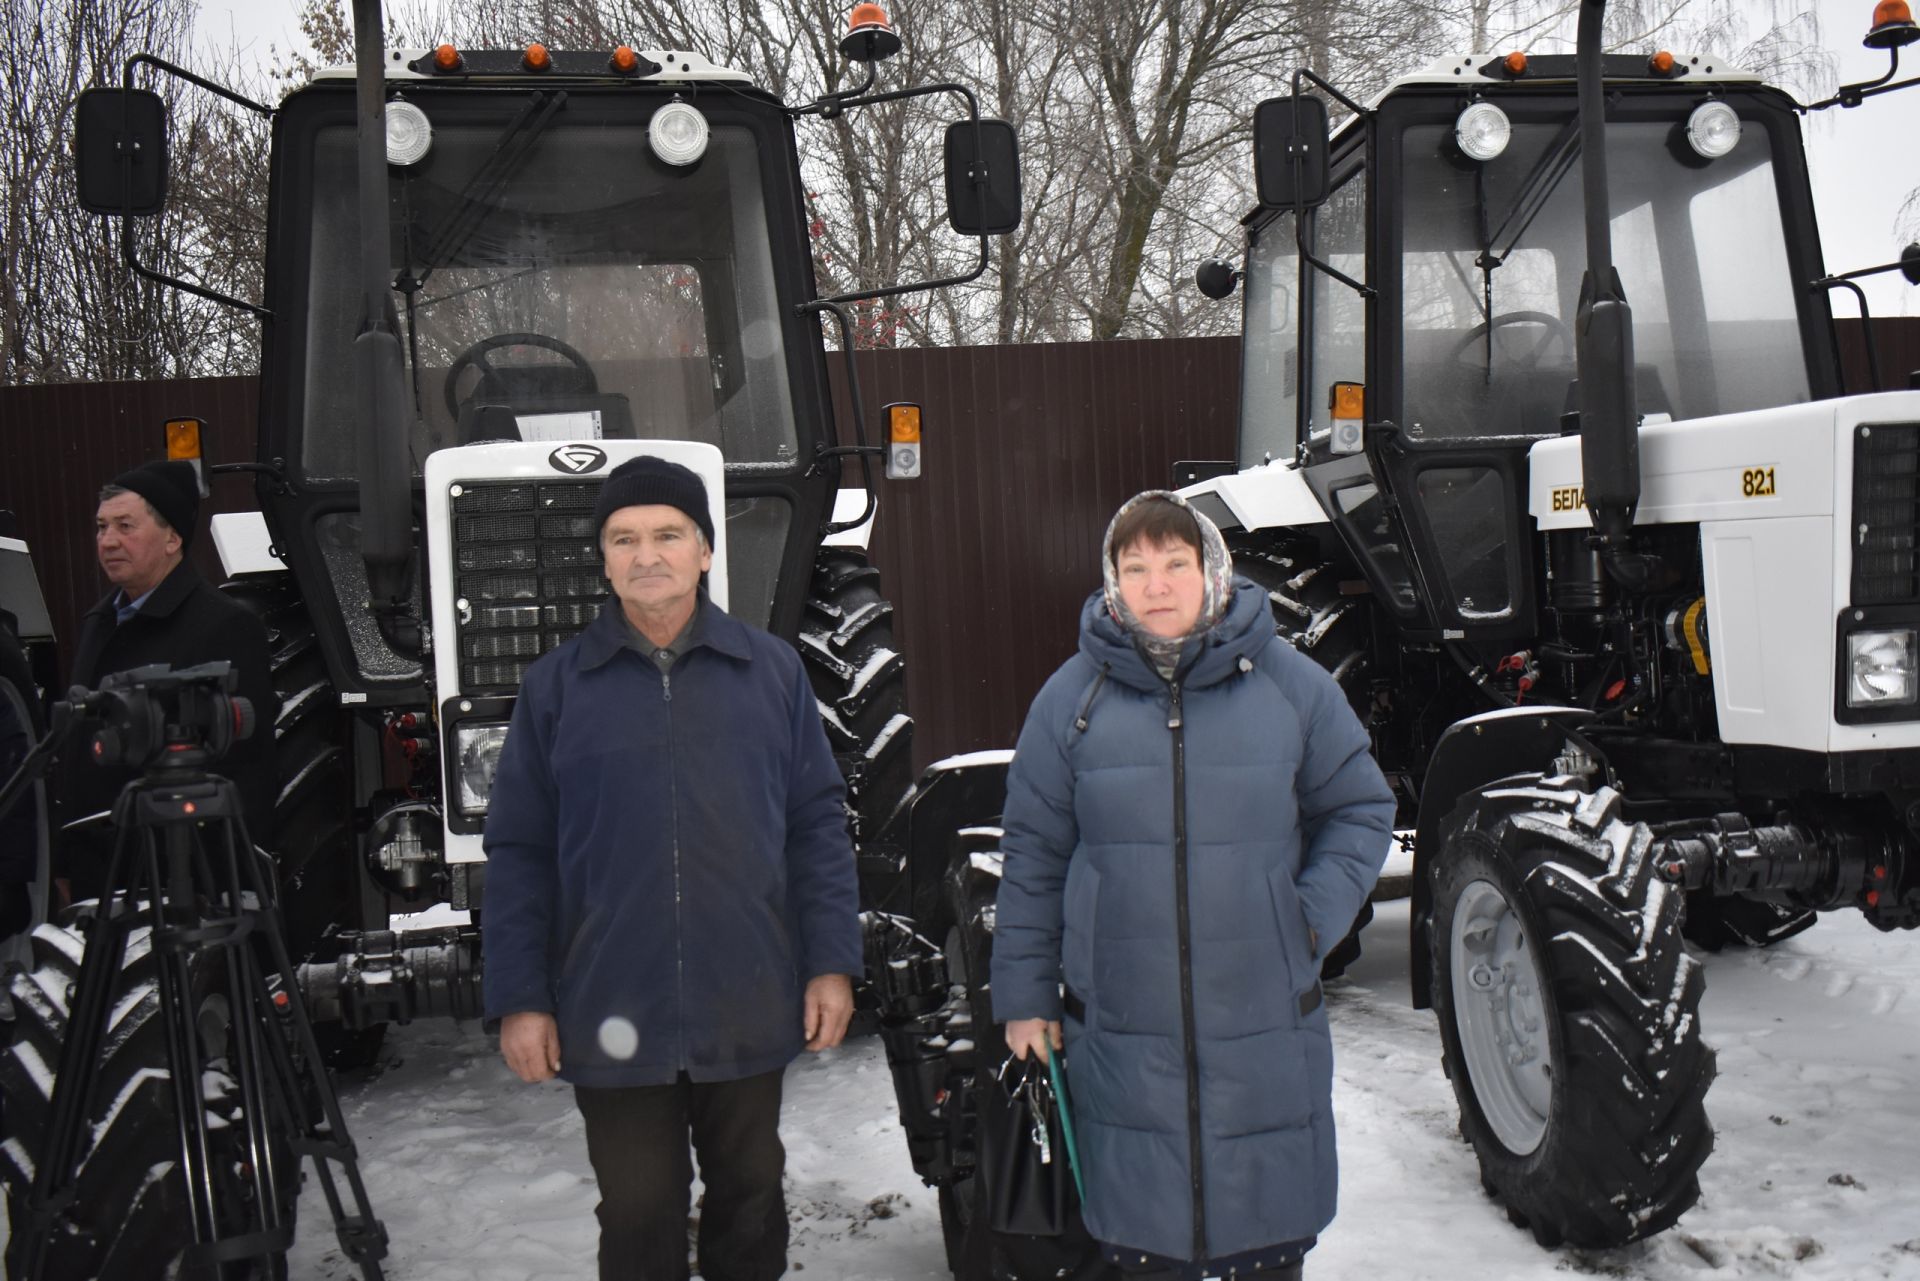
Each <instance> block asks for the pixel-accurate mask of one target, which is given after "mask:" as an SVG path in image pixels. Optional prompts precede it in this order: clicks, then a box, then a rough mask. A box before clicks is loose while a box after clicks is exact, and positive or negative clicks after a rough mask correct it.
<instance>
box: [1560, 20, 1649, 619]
mask: <svg viewBox="0 0 1920 1281" xmlns="http://www.w3.org/2000/svg"><path fill="white" fill-rule="evenodd" d="M1606 7H1607V5H1606V0H1582V3H1581V5H1580V31H1579V46H1578V53H1577V56H1576V71H1577V75H1578V80H1577V84H1578V94H1579V103H1580V174H1581V180H1582V183H1583V186H1584V195H1585V199H1586V223H1587V274H1586V278H1585V279H1584V280H1583V281H1582V282H1581V286H1580V310H1579V313H1578V316H1577V318H1576V320H1575V327H1574V334H1575V338H1576V359H1577V360H1578V362H1579V371H1580V469H1581V474H1582V478H1583V483H1584V484H1585V486H1586V500H1587V511H1588V512H1589V513H1591V514H1592V516H1593V529H1594V534H1595V537H1596V540H1597V541H1598V543H1599V547H1600V554H1601V557H1602V558H1603V559H1604V560H1605V561H1606V563H1607V566H1608V568H1609V570H1611V571H1612V572H1613V573H1614V574H1615V576H1616V577H1621V578H1623V580H1627V579H1634V580H1637V579H1639V578H1641V577H1643V576H1644V575H1643V573H1641V572H1639V571H1642V570H1644V569H1645V566H1644V565H1641V564H1640V563H1639V562H1637V561H1633V562H1629V561H1627V560H1626V559H1625V558H1624V555H1623V553H1624V552H1625V551H1626V546H1627V540H1628V538H1629V536H1630V535H1631V534H1632V532H1633V513H1634V511H1635V509H1636V508H1638V507H1639V505H1640V409H1639V404H1638V398H1637V395H1636V392H1635V388H1634V382H1633V372H1634V371H1633V309H1632V308H1631V307H1630V306H1628V305H1627V296H1626V290H1625V289H1624V288H1623V287H1622V286H1621V284H1620V276H1619V273H1618V272H1616V271H1615V270H1614V269H1613V224H1612V221H1611V218H1610V216H1609V212H1608V211H1609V208H1610V205H1609V202H1608V193H1607V122H1606V97H1605V92H1604V85H1603V83H1602V81H1603V78H1604V71H1603V69H1602V58H1601V55H1602V18H1603V17H1604V15H1605V13H1606ZM1623 570H1624V571H1626V572H1625V573H1623V572H1622V571H1623ZM1636 585H1638V583H1637V582H1636V581H1629V586H1636Z"/></svg>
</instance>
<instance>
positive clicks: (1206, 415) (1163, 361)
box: [0, 319, 1920, 764]
mask: <svg viewBox="0 0 1920 1281" xmlns="http://www.w3.org/2000/svg"><path fill="white" fill-rule="evenodd" d="M1840 328H1841V340H1842V347H1843V350H1844V352H1845V354H1846V357H1847V365H1848V369H1849V371H1850V372H1849V386H1850V388H1851V389H1854V390H1861V389H1864V388H1865V386H1866V378H1865V361H1864V358H1863V355H1862V347H1861V344H1860V341H1859V339H1860V327H1859V325H1858V323H1857V322H1844V321H1843V322H1842V323H1841V327H1840ZM1875 328H1876V333H1877V334H1878V336H1879V340H1880V344H1881V346H1880V354H1881V368H1882V377H1883V380H1884V381H1885V382H1886V383H1887V385H1889V386H1894V387H1903V386H1906V385H1907V372H1908V371H1909V370H1917V369H1920V319H1905V320H1891V321H1879V322H1876V325H1875ZM858 359H859V370H860V382H861V394H862V399H863V401H864V403H865V406H866V409H867V417H868V419H869V421H873V420H875V419H876V418H877V416H878V415H877V410H878V407H879V406H880V405H882V404H885V403H887V402H889V401H894V400H911V401H915V402H917V403H919V404H920V405H922V406H923V407H924V411H925V423H926V438H925V442H924V444H923V446H922V450H923V458H924V475H923V476H922V478H921V479H919V480H914V481H899V482H888V481H881V482H880V485H881V509H880V512H881V514H880V518H879V520H878V522H877V525H876V529H875V533H874V540H873V553H874V558H875V560H876V562H877V563H878V564H879V566H880V569H881V572H882V574H883V576H884V587H885V590H886V592H887V595H888V596H889V598H890V599H892V600H893V601H894V603H895V607H896V610H897V614H896V624H897V637H898V639H899V641H900V645H901V649H902V651H903V652H904V653H905V654H906V656H907V660H908V682H907V688H908V698H909V700H910V705H911V707H912V709H913V712H914V716H915V719H916V720H917V721H918V726H917V732H916V738H915V756H916V757H917V759H918V762H919V763H920V764H925V763H926V762H927V761H929V760H933V759H936V758H938V757H940V756H944V755H948V754H951V753H954V752H962V751H972V750H976V749H979V748H985V747H1004V746H1010V745H1011V744H1012V743H1013V740H1014V737H1015V736H1016V735H1017V734H1018V732H1019V728H1020V722H1021V720H1022V718H1023V717H1024V716H1025V713H1026V707H1027V704H1028V702H1029V701H1030V700H1031V699H1032V697H1033V695H1034V693H1035V692H1036V691H1037V690H1038V689H1039V687H1040V684H1041V682H1042V681H1044V680H1045V679H1046V677H1047V675H1048V674H1049V673H1050V672H1051V671H1052V670H1053V669H1054V667H1055V666H1057V665H1058V664H1059V663H1060V662H1061V661H1062V660H1063V659H1065V658H1066V657H1067V656H1068V655H1069V654H1070V653H1072V651H1073V647H1074V644H1075V637H1076V619H1077V617H1078V611H1079V608H1080V605H1081V602H1083V601H1084V600H1085V599H1086V596H1087V594H1088V593H1089V592H1091V591H1092V590H1093V588H1094V587H1095V586H1097V585H1098V583H1099V577H1100V574H1099V542H1100V536H1101V534H1102V532H1103V531H1104V530H1105V528H1106V522H1107V518H1108V516H1109V515H1110V514H1111V513H1112V511H1113V509H1114V508H1115V507H1116V506H1118V505H1119V503H1120V502H1121V500H1123V499H1125V498H1126V497H1128V496H1129V495H1131V494H1133V493H1136V492H1138V491H1139V490H1141V489H1145V488H1150V487H1157V486H1161V485H1165V484H1167V483H1168V480H1169V479H1170V477H1171V474H1172V468H1173V464H1174V462H1176V461H1177V460H1180V459H1185V458H1226V457H1229V456H1231V454H1232V451H1233V437H1234V419H1235V402H1236V398H1237V389H1236V383H1237V371H1238V367H1239V343H1238V341H1237V340H1236V339H1230V338H1201V339H1172V340H1165V341H1150V342H1108V343H1057V344H1046V345H1035V346H1009V347H966V348H946V349H933V350H909V351H885V352H866V353H862V354H861V355H860V357H859V358H858ZM831 369H832V372H833V375H834V380H835V386H836V389H839V388H840V378H839V373H840V362H839V360H838V359H837V358H835V359H834V360H833V361H832V362H831ZM257 386H258V385H257V382H256V380H254V379H251V378H214V379H196V380H190V381H182V382H166V383H105V384H68V385H63V386H48V387H13V388H0V509H11V510H12V511H14V512H15V513H17V515H18V524H19V533H20V536H21V537H24V538H25V539H26V540H27V542H28V544H29V546H31V548H32V549H33V554H34V563H35V565H36V567H37V568H38V570H39V573H40V580H41V583H42V585H43V587H44V588H45V590H46V592H47V596H48V604H49V607H50V608H51V610H52V613H53V618H54V624H55V627H56V628H57V629H58V631H59V634H60V636H61V637H62V638H63V640H69V639H70V638H71V637H72V635H73V632H74V626H75V622H76V620H77V619H78V618H79V615H80V614H81V612H83V611H84V610H85V609H86V608H87V606H88V605H90V604H91V603H92V602H93V601H94V600H96V599H97V598H98V597H99V594H100V593H101V592H102V591H104V590H105V585H104V583H103V581H102V580H101V578H100V576H99V572H98V570H97V568H96V566H95V563H94V560H93V553H92V546H91V543H90V538H89V536H90V527H91V516H92V512H93V507H94V494H95V492H96V491H97V489H98V487H99V485H100V484H101V482H102V481H104V480H106V479H108V478H110V477H112V476H113V475H115V474H116V473H117V472H119V471H121V470H124V469H125V468H127V467H130V466H133V465H135V464H137V463H139V462H141V461H143V460H145V459H148V458H152V457H155V456H157V454H158V453H159V451H160V447H161V432H160V426H161V423H162V422H163V421H164V420H165V419H166V418H168V417H171V416H177V415H181V414H194V415H197V416H199V417H201V418H204V419H206V420H207V424H208V431H207V437H206V450H207V454H208V456H209V457H210V458H212V459H214V460H216V461H231V460H239V459H247V458H251V457H253V454H254V443H253V441H254V423H255V421H256V415H257V412H258V393H257ZM837 394H838V395H840V397H841V400H842V408H843V410H844V391H843V390H837ZM207 506H208V507H209V509H210V510H212V511H238V510H244V509H247V508H249V507H252V506H253V489H252V485H251V482H250V480H249V479H247V478H242V477H227V478H221V479H220V480H217V481H216V482H215V483H214V490H213V497H212V499H211V501H210V502H209V503H208V504H207ZM194 559H195V562H196V564H198V565H199V566H200V568H201V570H202V571H203V572H204V573H206V574H207V575H209V576H210V577H213V576H217V575H218V573H219V565H218V561H217V558H216V557H215V556H214V555H213V549H212V547H211V540H208V539H204V538H203V539H201V540H200V542H199V543H198V544H197V545H196V546H195V548H194Z"/></svg>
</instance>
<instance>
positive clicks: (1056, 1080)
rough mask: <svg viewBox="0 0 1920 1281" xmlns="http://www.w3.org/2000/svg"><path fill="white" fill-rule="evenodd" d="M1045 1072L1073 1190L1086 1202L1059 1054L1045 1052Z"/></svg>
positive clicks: (1083, 1203) (1071, 1111)
mask: <svg viewBox="0 0 1920 1281" xmlns="http://www.w3.org/2000/svg"><path fill="white" fill-rule="evenodd" d="M1047 1073H1048V1075H1049V1076H1050V1077H1051V1078H1052V1080H1053V1100H1054V1106H1056V1107H1058V1108H1059V1109H1060V1133H1061V1134H1062V1135H1063V1136H1064V1137H1065V1138H1066V1140H1067V1168H1068V1169H1070V1170H1072V1171H1073V1190H1074V1191H1075V1192H1077V1193H1079V1194H1080V1203H1081V1204H1082V1205H1085V1204H1086V1202H1087V1185H1086V1184H1085V1183H1083V1182H1082V1181H1081V1179H1080V1149H1079V1146H1078V1145H1077V1144H1075V1143H1074V1141H1073V1110H1072V1109H1071V1108H1070V1107H1068V1106H1067V1083H1066V1081H1065V1080H1063V1079H1062V1078H1061V1076H1060V1056H1059V1055H1058V1054H1054V1053H1052V1052H1049V1053H1048V1054H1047Z"/></svg>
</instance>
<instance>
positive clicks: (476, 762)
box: [453, 721, 507, 815]
mask: <svg viewBox="0 0 1920 1281" xmlns="http://www.w3.org/2000/svg"><path fill="white" fill-rule="evenodd" d="M506 745H507V722H505V721H474V722H472V723H470V724H467V725H461V726H459V727H457V728H456V729H455V730H454V731H453V748H454V762H453V773H454V783H455V786H456V788H457V789H458V792H459V805H460V811H461V813H463V814H473V815H480V814H485V813H486V812H487V802H488V801H489V800H490V799H491V798H492V796H493V773H494V771H495V770H497V769H499V768H500V749H501V748H503V747H505V746H506Z"/></svg>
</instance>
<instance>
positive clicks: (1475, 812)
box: [1431, 776, 1714, 1247]
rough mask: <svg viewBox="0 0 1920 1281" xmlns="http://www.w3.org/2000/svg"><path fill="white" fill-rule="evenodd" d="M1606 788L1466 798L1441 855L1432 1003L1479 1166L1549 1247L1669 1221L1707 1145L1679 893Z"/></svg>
mask: <svg viewBox="0 0 1920 1281" xmlns="http://www.w3.org/2000/svg"><path fill="white" fill-rule="evenodd" d="M1619 810H1620V798H1619V796H1618V794H1617V793H1615V792H1614V791H1613V790H1612V789H1611V788H1607V787H1602V788H1600V789H1598V790H1597V791H1594V792H1585V791H1581V790H1579V785H1577V784H1576V783H1574V782H1573V781H1572V780H1569V779H1564V778H1558V779H1542V778H1540V777H1538V776H1530V777H1527V778H1523V779H1518V780H1513V781H1510V782H1508V783H1505V784H1496V785H1494V786H1493V787H1490V788H1488V789H1486V790H1484V791H1482V792H1481V793H1479V794H1478V795H1475V796H1470V797H1468V798H1467V799H1466V800H1464V801H1463V802H1462V803H1461V805H1460V806H1459V808H1457V809H1456V810H1455V811H1454V813H1453V814H1452V816H1451V817H1450V818H1449V819H1448V822H1447V825H1446V828H1445V832H1446V836H1445V846H1444V848H1443V850H1442V851H1441V853H1440V855H1439V857H1438V858H1437V859H1436V860H1435V862H1434V865H1433V870H1432V873H1431V875H1432V878H1433V904H1434V927H1433V932H1432V939H1433V973H1434V1012H1435V1013H1436V1014H1437V1015H1438V1017H1439V1022H1440V1032H1441V1044H1442V1050H1443V1057H1442V1063H1443V1065H1444V1067H1445V1068H1446V1072H1447V1075H1448V1077H1449V1078H1450V1079H1451V1080H1452V1082H1453V1088H1454V1094H1455V1096H1456V1097H1457V1098H1458V1100H1459V1103H1460V1129H1461V1132H1462V1133H1463V1134H1464V1135H1465V1137H1466V1138H1467V1139H1468V1140H1469V1141H1471V1142H1472V1144H1473V1146H1474V1150H1475V1152H1476V1153H1477V1154H1478V1156H1479V1158H1480V1171H1481V1180H1482V1182H1483V1184H1484V1185H1485V1186H1486V1188H1487V1189H1488V1191H1489V1192H1490V1193H1491V1194H1492V1195H1494V1196H1495V1197H1497V1198H1499V1199H1500V1200H1501V1201H1503V1202H1504V1203H1505V1205H1506V1207H1507V1213H1508V1215H1509V1217H1510V1218H1512V1219H1513V1221H1514V1222H1515V1223H1516V1224H1519V1225H1521V1226H1523V1227H1526V1228H1528V1229H1530V1230H1531V1231H1532V1233H1533V1235H1534V1237H1535V1239H1536V1240H1538V1241H1539V1242H1540V1244H1542V1245H1544V1246H1549V1247H1551V1246H1556V1245H1559V1244H1560V1243H1561V1242H1562V1241H1565V1242H1569V1243H1572V1244H1574V1245H1580V1246H1589V1247H1606V1246H1615V1245H1621V1244H1624V1243H1626V1242H1629V1241H1635V1240H1638V1239H1640V1238H1642V1237H1647V1236H1651V1235H1653V1234H1654V1233H1657V1232H1660V1231H1662V1230H1664V1229H1665V1228H1667V1227H1669V1226H1671V1225H1672V1224H1673V1222H1674V1221H1675V1220H1676V1219H1678V1218H1679V1217H1680V1215H1681V1214H1683V1213H1685V1212H1686V1211H1687V1209H1689V1208H1690V1207H1691V1206H1692V1205H1693V1204H1694V1202H1695V1201H1696V1200H1698V1199H1699V1196H1700V1185H1699V1180H1698V1172H1699V1169H1700V1165H1701V1163H1702V1162H1703V1161H1705V1160H1706V1158H1707V1154H1708V1153H1709V1152H1710V1151H1711V1150H1712V1148H1713V1130H1712V1127H1711V1126H1710V1125H1709V1124H1708V1123H1707V1115H1706V1108H1705V1103H1704V1100H1705V1097H1706V1092H1707V1087H1708V1086H1709V1085H1710V1084H1711V1083H1712V1081H1713V1075H1714V1055H1713V1051H1712V1050H1711V1049H1709V1048H1708V1047H1707V1046H1706V1045H1705V1044H1704V1043H1703V1042H1702V1041H1701V1038H1700V1019H1699V1008H1700V995H1701V991H1702V976H1701V971H1700V969H1699V966H1698V964H1697V963H1696V962H1695V961H1694V960H1693V958H1692V957H1690V956H1688V955H1687V953H1686V950H1685V948H1684V946H1683V944H1682V940H1681V934H1680V917H1681V913H1682V910H1683V906H1682V895H1681V892H1680V891H1679V890H1678V889H1675V888H1673V887H1671V886H1668V885H1666V884H1665V883H1663V882H1661V881H1660V880H1658V879H1657V878H1656V877H1655V876H1654V874H1653V869H1652V867H1651V865H1650V862H1649V858H1648V850H1649V846H1650V844H1651V841H1652V836H1651V833H1650V832H1649V831H1648V829H1647V827H1646V826H1645V825H1644V824H1633V823H1629V822H1627V821H1626V820H1624V819H1623V818H1621V817H1620V813H1619Z"/></svg>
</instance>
